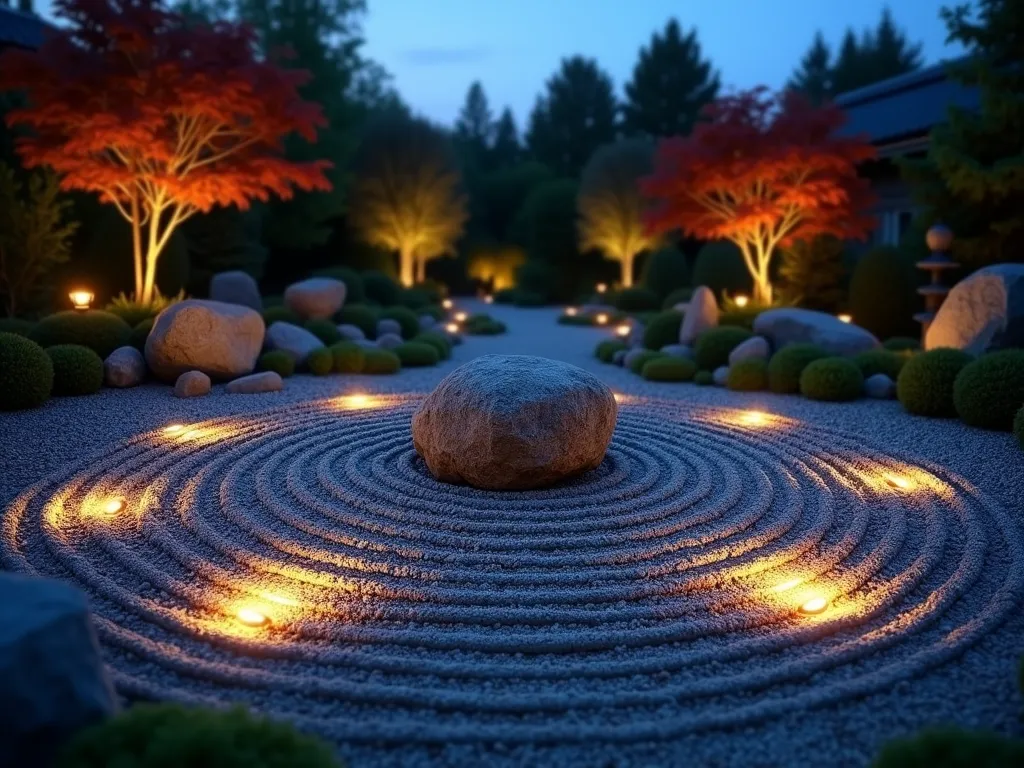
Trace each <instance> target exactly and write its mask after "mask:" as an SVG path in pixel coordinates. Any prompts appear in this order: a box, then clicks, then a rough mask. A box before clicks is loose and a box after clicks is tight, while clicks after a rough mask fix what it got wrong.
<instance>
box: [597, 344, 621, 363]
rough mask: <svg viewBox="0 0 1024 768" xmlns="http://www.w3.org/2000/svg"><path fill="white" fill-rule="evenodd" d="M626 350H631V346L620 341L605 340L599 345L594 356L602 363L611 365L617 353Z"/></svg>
mask: <svg viewBox="0 0 1024 768" xmlns="http://www.w3.org/2000/svg"><path fill="white" fill-rule="evenodd" d="M625 349H629V345H628V344H626V343H625V342H622V341H619V340H618V339H605V340H604V341H602V342H599V343H598V345H597V349H595V350H594V356H595V357H596V358H597V359H598V360H600V361H601V362H602V363H610V362H611V361H612V358H614V357H615V353H616V352H618V351H620V350H625Z"/></svg>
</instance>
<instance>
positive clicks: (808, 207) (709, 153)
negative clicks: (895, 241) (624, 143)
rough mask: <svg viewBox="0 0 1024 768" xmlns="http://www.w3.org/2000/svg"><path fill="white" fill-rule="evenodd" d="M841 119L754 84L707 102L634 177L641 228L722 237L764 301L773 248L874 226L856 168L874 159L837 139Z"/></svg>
mask: <svg viewBox="0 0 1024 768" xmlns="http://www.w3.org/2000/svg"><path fill="white" fill-rule="evenodd" d="M843 121H844V115H843V113H842V111H841V110H840V109H839V108H838V107H835V106H833V105H824V106H817V107H816V106H814V105H812V104H811V103H810V102H809V101H808V100H807V99H806V98H805V97H803V96H802V95H801V94H798V93H796V92H792V91H790V92H785V93H783V94H780V95H777V96H770V95H768V92H767V89H765V88H763V87H762V88H756V89H754V90H750V91H745V92H742V93H739V94H737V95H734V96H728V97H724V98H721V99H718V100H717V101H715V102H712V103H711V104H709V105H708V106H707V107H705V110H704V120H703V121H702V122H700V123H698V124H697V125H696V126H695V128H694V130H693V132H692V133H691V134H690V135H689V136H687V137H685V138H671V139H665V140H663V141H662V142H661V143H660V145H659V147H658V151H657V155H656V157H655V171H654V173H653V174H652V175H651V176H649V177H647V178H646V179H644V180H643V181H642V189H643V191H644V192H645V194H647V195H648V196H649V197H650V198H651V199H652V201H653V203H654V205H653V207H652V212H651V214H650V217H649V220H648V224H649V226H651V227H652V228H653V229H654V230H656V231H667V230H672V229H681V230H683V232H685V233H686V234H688V235H691V236H693V237H697V238H700V239H703V240H730V241H732V242H733V243H735V244H736V245H737V246H738V247H739V249H740V251H741V252H742V254H743V259H744V261H745V262H746V265H747V269H748V270H750V274H751V276H752V277H753V279H754V287H755V292H756V296H755V299H756V300H757V301H758V302H761V303H764V304H769V303H771V298H772V286H771V280H770V277H769V274H770V267H771V261H772V257H773V256H774V255H775V251H776V248H778V246H780V245H783V246H784V245H787V244H789V243H791V242H793V241H796V240H811V239H813V238H814V237H816V236H818V235H823V234H830V235H835V236H837V237H840V238H844V239H847V238H849V239H856V238H862V237H864V236H865V235H866V234H867V233H868V232H869V231H870V229H871V227H872V218H871V217H870V216H869V215H867V210H868V208H869V207H870V205H871V203H872V195H871V192H870V187H869V185H868V182H867V181H866V180H865V179H863V178H860V177H859V176H858V175H857V165H858V164H859V163H861V162H863V161H865V160H868V159H871V158H872V157H874V156H875V150H874V148H873V147H872V146H871V145H870V144H869V143H867V141H865V140H864V139H861V138H857V137H848V136H840V135H838V133H837V129H838V128H840V126H842V124H843Z"/></svg>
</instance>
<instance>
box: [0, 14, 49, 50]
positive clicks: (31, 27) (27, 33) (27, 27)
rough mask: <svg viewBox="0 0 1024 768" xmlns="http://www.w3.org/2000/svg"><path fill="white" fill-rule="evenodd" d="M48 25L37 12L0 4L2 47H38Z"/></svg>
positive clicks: (0, 39)
mask: <svg viewBox="0 0 1024 768" xmlns="http://www.w3.org/2000/svg"><path fill="white" fill-rule="evenodd" d="M48 26H49V25H48V24H47V23H46V22H45V21H43V20H42V19H41V18H39V17H38V16H36V15H35V14H32V13H22V12H21V11H17V10H15V9H14V8H8V7H6V6H3V5H0V47H3V46H12V45H13V46H17V47H18V48H38V47H39V46H40V45H42V44H43V30H45V29H46V28H47V27H48Z"/></svg>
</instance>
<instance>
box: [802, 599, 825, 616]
mask: <svg viewBox="0 0 1024 768" xmlns="http://www.w3.org/2000/svg"><path fill="white" fill-rule="evenodd" d="M826 608H828V600H826V599H825V598H824V597H821V596H820V595H819V596H818V597H812V598H811V599H810V600H806V601H804V602H803V603H802V604H801V605H800V613H805V614H807V615H808V616H814V615H815V614H819V613H824V612H825V609H826Z"/></svg>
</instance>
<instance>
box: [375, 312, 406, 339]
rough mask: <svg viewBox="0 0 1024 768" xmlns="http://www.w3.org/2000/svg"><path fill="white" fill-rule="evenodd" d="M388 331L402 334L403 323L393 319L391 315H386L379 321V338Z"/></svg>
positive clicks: (397, 334)
mask: <svg viewBox="0 0 1024 768" xmlns="http://www.w3.org/2000/svg"><path fill="white" fill-rule="evenodd" d="M386 333H393V334H395V335H396V336H401V335H402V324H401V323H400V322H398V321H397V320H392V319H391V318H390V317H384V318H381V319H380V320H378V321H377V338H378V339H379V338H380V337H381V336H383V335H384V334H386Z"/></svg>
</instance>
